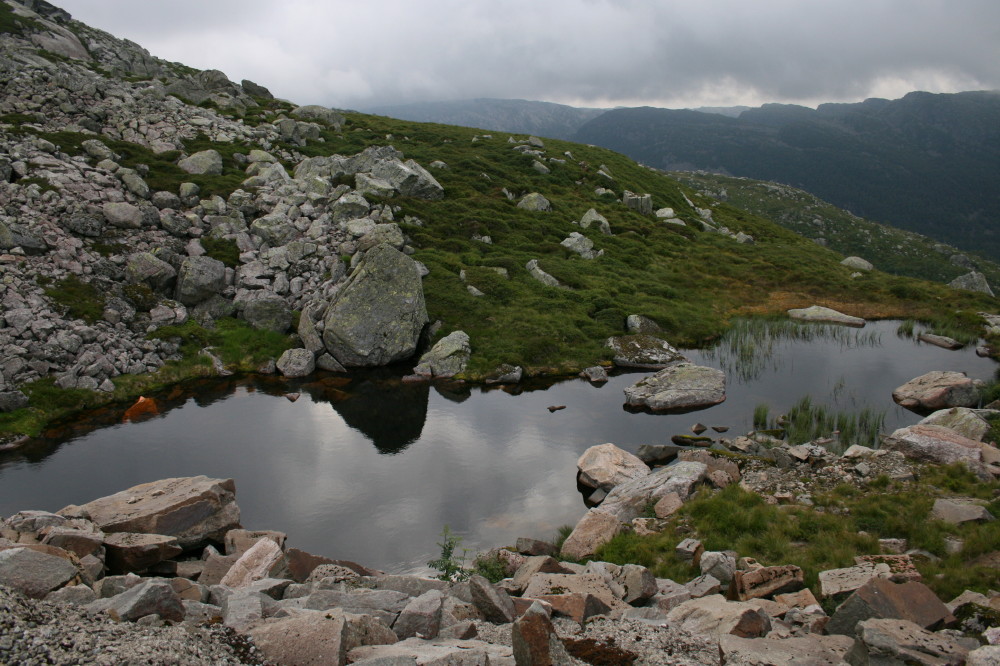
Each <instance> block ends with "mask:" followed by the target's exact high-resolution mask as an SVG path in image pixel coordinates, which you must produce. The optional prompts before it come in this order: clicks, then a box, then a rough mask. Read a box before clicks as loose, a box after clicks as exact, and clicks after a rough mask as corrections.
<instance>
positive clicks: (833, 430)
mask: <svg viewBox="0 0 1000 666" xmlns="http://www.w3.org/2000/svg"><path fill="white" fill-rule="evenodd" d="M754 415H755V418H756V410H755V411H754ZM770 425H771V427H772V428H777V427H781V428H784V429H785V439H786V441H788V443H790V444H804V443H806V442H810V441H812V440H815V439H818V438H820V437H824V438H832V439H833V440H834V443H832V444H830V445H828V447H829V448H831V450H832V451H833V453H838V454H839V453H842V452H843V451H844V450H846V449H847V448H848V447H849V446H851V445H853V444H860V445H861V446H867V447H869V448H877V447H878V445H879V442H880V440H879V435H880V433H881V432H882V428H883V426H884V425H885V410H874V409H871V408H869V407H864V408H862V409H860V410H857V411H841V410H833V409H830V408H828V407H827V406H825V405H817V404H813V401H812V398H811V397H810V396H808V395H807V396H804V397H802V398H801V399H800V400H799V401H798V402H797V403H795V404H794V405H793V406H792V408H791V409H789V410H788V413H787V414H785V415H784V416H783V417H780V418H778V419H775V420H774V421H772V422H771V424H770Z"/></svg>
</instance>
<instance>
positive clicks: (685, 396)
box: [625, 362, 726, 411]
mask: <svg viewBox="0 0 1000 666" xmlns="http://www.w3.org/2000/svg"><path fill="white" fill-rule="evenodd" d="M725 399H726V375H725V373H723V372H722V371H721V370H716V369H715V368H706V367H704V366H700V365H694V364H693V363H686V362H683V363H677V364H675V365H672V366H670V367H668V368H666V369H664V370H660V371H659V372H658V373H656V374H655V375H651V376H649V377H646V378H644V379H641V380H639V381H638V382H636V383H635V384H633V385H632V386H630V387H628V388H627V389H625V404H626V405H628V406H629V407H635V408H644V409H649V410H651V411H665V410H669V409H693V408H698V407H710V406H712V405H717V404H719V403H720V402H723V401H724V400H725Z"/></svg>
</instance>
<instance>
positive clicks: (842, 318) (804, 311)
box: [788, 305, 865, 328]
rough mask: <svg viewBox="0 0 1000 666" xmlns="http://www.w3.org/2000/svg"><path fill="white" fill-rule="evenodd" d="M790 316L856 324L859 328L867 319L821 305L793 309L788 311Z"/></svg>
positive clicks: (847, 324) (833, 322) (809, 319)
mask: <svg viewBox="0 0 1000 666" xmlns="http://www.w3.org/2000/svg"><path fill="white" fill-rule="evenodd" d="M788 316H789V317H791V318H792V319H801V320H803V321H822V322H827V323H831V324H844V325H845V326H856V327H858V328H861V327H862V326H864V325H865V320H864V319H862V318H861V317H852V316H851V315H846V314H844V313H843V312H837V311H836V310H834V309H832V308H825V307H823V306H821V305H813V306H812V307H808V308H796V309H792V310H789V311H788Z"/></svg>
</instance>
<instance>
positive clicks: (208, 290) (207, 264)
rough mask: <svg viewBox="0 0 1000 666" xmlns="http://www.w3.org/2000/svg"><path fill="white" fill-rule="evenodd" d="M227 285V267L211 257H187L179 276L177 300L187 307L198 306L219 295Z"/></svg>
mask: <svg viewBox="0 0 1000 666" xmlns="http://www.w3.org/2000/svg"><path fill="white" fill-rule="evenodd" d="M225 285H226V265H225V264H223V263H222V262H221V261H219V260H218V259H212V258H211V257H205V256H202V257H187V258H186V259H184V261H183V262H181V269H180V271H179V272H178V274H177V293H176V295H175V298H176V299H177V300H178V301H180V302H181V303H183V304H184V305H187V306H189V307H190V306H193V305H198V304H199V303H202V302H203V301H207V300H208V299H209V298H211V297H212V296H215V295H217V294H219V292H221V291H222V288H223V287H225Z"/></svg>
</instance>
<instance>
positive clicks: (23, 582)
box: [0, 547, 79, 599]
mask: <svg viewBox="0 0 1000 666" xmlns="http://www.w3.org/2000/svg"><path fill="white" fill-rule="evenodd" d="M53 550H57V549H55V548H53ZM77 573H79V572H78V571H77V568H76V567H75V566H73V564H72V563H71V562H70V561H69V560H68V559H67V558H64V557H59V556H57V555H53V554H50V553H47V552H41V551H39V550H37V549H36V548H28V547H25V548H7V549H5V550H2V551H0V585H6V586H7V587H11V588H13V589H15V590H17V591H18V592H21V593H22V594H25V595H26V596H29V597H32V598H34V599H41V598H43V597H44V596H45V595H47V594H48V593H49V592H51V591H53V590H55V589H57V588H60V587H62V586H63V585H65V584H67V583H69V582H70V581H72V580H73V579H74V578H76V575H77Z"/></svg>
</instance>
